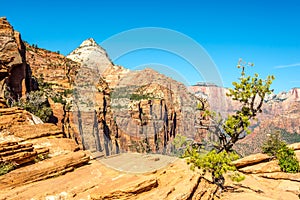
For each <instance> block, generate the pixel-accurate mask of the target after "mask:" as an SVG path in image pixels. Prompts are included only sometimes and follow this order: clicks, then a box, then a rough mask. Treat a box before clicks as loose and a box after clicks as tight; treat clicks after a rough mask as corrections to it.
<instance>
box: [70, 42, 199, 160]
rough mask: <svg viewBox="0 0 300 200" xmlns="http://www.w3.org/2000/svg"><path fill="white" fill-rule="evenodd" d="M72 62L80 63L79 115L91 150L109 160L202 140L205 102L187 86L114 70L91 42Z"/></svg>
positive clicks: (141, 73)
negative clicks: (179, 137) (200, 106)
mask: <svg viewBox="0 0 300 200" xmlns="http://www.w3.org/2000/svg"><path fill="white" fill-rule="evenodd" d="M67 57H68V58H70V59H73V60H74V61H78V62H80V63H81V67H80V70H79V71H78V75H77V79H76V81H75V90H76V96H75V99H74V102H75V106H74V107H75V110H74V111H75V113H76V114H75V115H76V116H77V120H78V125H79V127H80V134H81V137H82V138H83V139H84V143H85V146H86V147H89V148H92V149H93V150H96V151H99V150H104V151H105V154H106V155H110V154H114V153H119V152H125V151H138V152H160V153H166V152H170V151H171V149H170V148H171V146H170V142H171V141H172V138H174V137H175V135H176V134H178V133H180V134H183V135H186V136H188V137H189V138H193V139H195V138H196V139H200V138H201V137H200V136H199V134H200V133H202V130H200V129H201V128H199V126H198V127H197V124H196V123H195V122H197V121H199V119H200V118H201V113H200V111H197V110H196V108H197V103H199V101H201V100H200V99H198V98H196V97H195V96H194V95H192V94H190V93H189V92H188V90H187V89H186V87H185V86H184V85H183V84H181V83H178V82H176V81H174V80H172V79H171V78H168V77H166V76H164V75H162V74H159V73H157V72H156V71H154V70H151V69H145V70H141V71H130V70H128V69H125V68H123V67H121V66H115V65H113V63H112V62H111V61H110V59H109V58H108V55H107V53H106V52H105V51H104V50H103V48H101V47H100V46H99V45H97V43H96V42H95V41H94V40H92V39H88V40H86V41H84V42H83V43H82V44H81V45H80V46H79V47H78V48H77V49H75V50H74V51H73V52H72V53H71V54H70V55H68V56H67ZM95 116H97V117H96V118H95ZM94 141H96V142H94Z"/></svg>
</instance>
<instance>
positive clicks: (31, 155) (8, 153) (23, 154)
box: [0, 142, 49, 168]
mask: <svg viewBox="0 0 300 200" xmlns="http://www.w3.org/2000/svg"><path fill="white" fill-rule="evenodd" d="M48 153H49V149H48V148H39V149H35V148H34V147H33V144H32V143H18V142H1V143H0V163H2V162H3V163H12V164H13V165H14V167H15V168H16V167H19V166H20V165H23V164H26V163H31V162H33V161H34V160H35V159H36V158H37V157H38V156H44V155H46V154H48Z"/></svg>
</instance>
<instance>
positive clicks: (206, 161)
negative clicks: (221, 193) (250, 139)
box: [187, 149, 245, 188]
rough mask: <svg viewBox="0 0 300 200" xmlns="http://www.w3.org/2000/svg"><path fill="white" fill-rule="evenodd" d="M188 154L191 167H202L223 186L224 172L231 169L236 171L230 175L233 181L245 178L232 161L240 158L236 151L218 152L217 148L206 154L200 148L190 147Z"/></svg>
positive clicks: (216, 182) (214, 180) (215, 181)
mask: <svg viewBox="0 0 300 200" xmlns="http://www.w3.org/2000/svg"><path fill="white" fill-rule="evenodd" d="M187 154H188V155H187V157H188V159H187V163H188V164H192V165H191V169H192V170H194V169H195V168H196V167H197V168H198V169H202V170H203V172H204V173H206V172H209V173H211V175H212V179H213V182H214V183H215V184H217V185H218V186H220V187H221V188H223V185H224V182H225V179H224V174H225V173H227V172H229V171H233V172H234V173H233V174H232V175H231V176H230V177H231V179H232V180H233V181H242V180H244V178H245V177H244V176H243V175H241V174H239V173H238V172H237V170H236V167H235V166H234V165H233V164H232V161H234V160H236V159H238V158H239V156H238V155H237V154H236V153H234V152H229V153H227V152H226V151H222V152H220V153H218V152H217V151H216V150H212V151H210V152H209V153H208V154H206V155H203V154H202V155H201V154H200V153H199V151H198V150H195V149H189V150H188V153H187Z"/></svg>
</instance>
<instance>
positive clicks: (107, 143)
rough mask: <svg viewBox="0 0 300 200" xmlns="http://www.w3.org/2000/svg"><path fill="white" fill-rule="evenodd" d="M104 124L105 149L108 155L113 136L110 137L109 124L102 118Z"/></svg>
mask: <svg viewBox="0 0 300 200" xmlns="http://www.w3.org/2000/svg"><path fill="white" fill-rule="evenodd" d="M102 125H103V135H104V149H105V154H106V156H109V155H110V149H109V146H111V137H110V130H109V127H108V125H107V124H106V121H105V120H102Z"/></svg>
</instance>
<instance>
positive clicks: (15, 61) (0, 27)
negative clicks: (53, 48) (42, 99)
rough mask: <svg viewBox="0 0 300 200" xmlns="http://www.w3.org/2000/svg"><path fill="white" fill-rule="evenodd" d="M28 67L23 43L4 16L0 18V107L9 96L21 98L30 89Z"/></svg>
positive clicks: (3, 105)
mask: <svg viewBox="0 0 300 200" xmlns="http://www.w3.org/2000/svg"><path fill="white" fill-rule="evenodd" d="M30 78H31V75H30V69H29V67H28V66H27V63H26V56H25V45H24V43H23V41H22V39H21V35H20V33H19V32H17V31H15V30H14V29H13V27H12V26H11V25H10V24H9V22H8V21H7V19H6V18H5V17H1V18H0V107H5V106H6V100H7V99H9V98H13V99H17V98H21V97H22V96H24V95H25V94H26V92H27V91H29V90H30Z"/></svg>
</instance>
